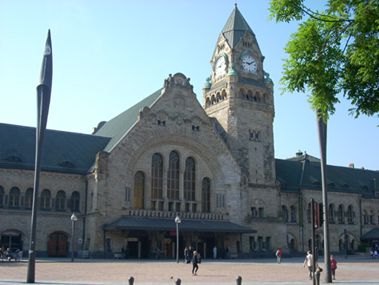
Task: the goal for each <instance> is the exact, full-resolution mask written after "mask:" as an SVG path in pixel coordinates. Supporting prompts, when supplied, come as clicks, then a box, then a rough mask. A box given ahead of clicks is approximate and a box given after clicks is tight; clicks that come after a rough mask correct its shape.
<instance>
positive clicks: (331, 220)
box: [328, 204, 336, 224]
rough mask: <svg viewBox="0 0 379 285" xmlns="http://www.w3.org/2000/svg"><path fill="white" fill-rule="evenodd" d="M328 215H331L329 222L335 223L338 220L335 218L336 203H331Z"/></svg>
mask: <svg viewBox="0 0 379 285" xmlns="http://www.w3.org/2000/svg"><path fill="white" fill-rule="evenodd" d="M328 216H329V223H330V224H334V223H335V222H336V218H335V214H334V204H330V205H329V212H328Z"/></svg>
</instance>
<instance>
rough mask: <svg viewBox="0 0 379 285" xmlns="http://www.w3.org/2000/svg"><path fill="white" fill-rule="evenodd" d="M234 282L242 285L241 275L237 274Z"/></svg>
mask: <svg viewBox="0 0 379 285" xmlns="http://www.w3.org/2000/svg"><path fill="white" fill-rule="evenodd" d="M236 284H237V285H242V277H241V276H238V277H237V279H236Z"/></svg>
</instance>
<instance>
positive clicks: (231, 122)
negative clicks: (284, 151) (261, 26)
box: [203, 5, 275, 186]
mask: <svg viewBox="0 0 379 285" xmlns="http://www.w3.org/2000/svg"><path fill="white" fill-rule="evenodd" d="M263 61H264V56H263V55H262V53H261V51H260V48H259V45H258V42H257V40H256V37H255V34H254V32H253V31H252V29H251V28H250V27H249V25H248V23H247V22H246V20H245V19H244V17H243V16H242V14H241V13H240V11H239V10H238V8H237V5H236V6H235V8H234V10H233V12H232V13H231V15H230V16H229V18H228V20H227V22H226V24H225V26H224V28H223V30H222V32H221V34H220V35H219V37H218V39H217V43H216V47H215V50H214V52H213V55H212V59H211V66H212V74H211V76H210V77H209V78H208V79H207V83H206V85H205V87H204V89H203V96H204V102H205V105H204V109H205V111H206V113H207V114H208V116H210V117H214V118H215V119H217V120H215V124H216V129H217V130H218V131H219V133H220V134H221V136H222V137H223V138H224V140H225V142H226V143H227V145H228V146H229V148H230V150H231V152H232V154H233V156H234V157H235V158H236V160H237V161H238V163H239V165H240V167H241V170H242V174H243V177H242V183H244V184H249V185H257V186H259V185H261V186H269V185H274V183H275V156H274V139H273V120H274V100H273V83H272V81H271V79H270V78H269V76H268V73H266V72H265V71H264V67H263Z"/></svg>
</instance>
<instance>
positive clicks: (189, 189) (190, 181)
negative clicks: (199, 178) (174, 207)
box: [184, 157, 196, 201]
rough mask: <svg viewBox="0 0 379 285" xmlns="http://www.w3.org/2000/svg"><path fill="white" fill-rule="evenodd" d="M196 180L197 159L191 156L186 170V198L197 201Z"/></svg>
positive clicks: (187, 160)
mask: <svg viewBox="0 0 379 285" xmlns="http://www.w3.org/2000/svg"><path fill="white" fill-rule="evenodd" d="M195 181H196V180H195V160H194V159H193V158H192V157H189V158H187V159H186V168H185V170H184V200H188V201H195Z"/></svg>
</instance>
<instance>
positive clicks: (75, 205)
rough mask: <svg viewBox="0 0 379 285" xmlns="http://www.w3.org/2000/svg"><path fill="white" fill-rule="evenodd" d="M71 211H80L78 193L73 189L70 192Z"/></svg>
mask: <svg viewBox="0 0 379 285" xmlns="http://www.w3.org/2000/svg"><path fill="white" fill-rule="evenodd" d="M70 208H71V212H80V194H79V192H78V191H74V192H72V194H71V207H70Z"/></svg>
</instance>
